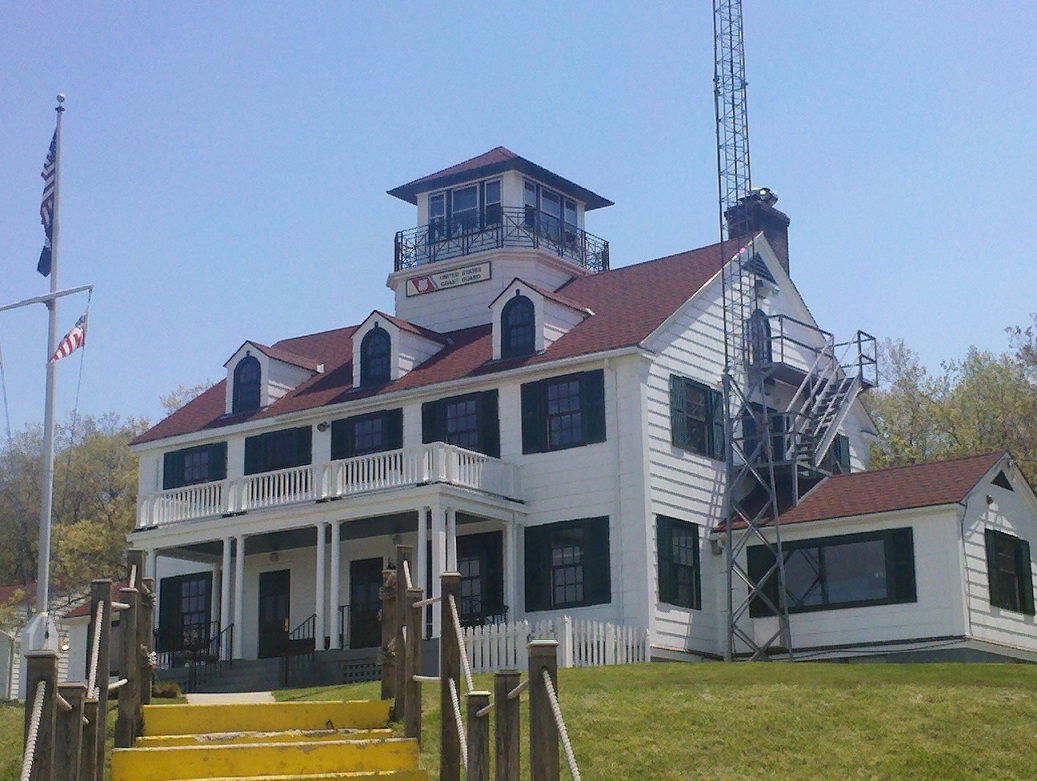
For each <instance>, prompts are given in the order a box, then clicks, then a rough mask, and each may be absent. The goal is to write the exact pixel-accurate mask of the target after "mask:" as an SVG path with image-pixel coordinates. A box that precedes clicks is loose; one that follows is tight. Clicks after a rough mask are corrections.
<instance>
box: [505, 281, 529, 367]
mask: <svg viewBox="0 0 1037 781" xmlns="http://www.w3.org/2000/svg"><path fill="white" fill-rule="evenodd" d="M535 345H536V329H535V317H534V311H533V302H532V301H530V300H529V299H528V298H526V297H525V296H524V295H522V294H520V293H519V292H518V291H515V296H514V297H513V298H511V299H510V300H509V301H508V303H507V304H505V305H504V309H503V310H502V311H501V357H502V358H514V357H516V356H520V355H531V354H532V353H533V352H534V351H535V349H536V346H535Z"/></svg>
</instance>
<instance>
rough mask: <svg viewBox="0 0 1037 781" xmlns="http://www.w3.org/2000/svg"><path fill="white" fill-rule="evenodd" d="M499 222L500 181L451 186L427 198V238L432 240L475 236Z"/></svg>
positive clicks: (491, 180) (492, 180)
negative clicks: (472, 234)
mask: <svg viewBox="0 0 1037 781" xmlns="http://www.w3.org/2000/svg"><path fill="white" fill-rule="evenodd" d="M502 219H503V214H502V209H501V180H500V179H489V180H486V181H483V182H475V183H473V184H466V185H462V186H461V187H454V188H453V189H450V190H442V191H441V192H437V193H432V194H431V195H429V197H428V224H429V238H430V239H431V240H433V241H438V240H440V239H447V238H455V237H457V236H461V235H464V234H471V233H477V232H478V231H481V230H485V229H486V228H490V227H494V226H498V225H500V224H501V221H502Z"/></svg>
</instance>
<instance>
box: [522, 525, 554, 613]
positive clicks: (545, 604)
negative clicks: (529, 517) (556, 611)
mask: <svg viewBox="0 0 1037 781" xmlns="http://www.w3.org/2000/svg"><path fill="white" fill-rule="evenodd" d="M549 530H550V526H533V527H531V528H527V529H525V542H526V544H525V548H526V612H527V613H531V612H533V611H536V610H547V609H548V608H549V607H550V606H551V605H550V600H549V593H550V592H549V589H550V584H549V583H548V573H549V566H550V554H551V551H550V548H549V544H550V540H551V536H550V534H549Z"/></svg>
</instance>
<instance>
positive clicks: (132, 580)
mask: <svg viewBox="0 0 1037 781" xmlns="http://www.w3.org/2000/svg"><path fill="white" fill-rule="evenodd" d="M130 588H137V565H136V564H134V565H132V566H131V567H130Z"/></svg>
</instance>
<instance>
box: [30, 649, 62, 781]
mask: <svg viewBox="0 0 1037 781" xmlns="http://www.w3.org/2000/svg"><path fill="white" fill-rule="evenodd" d="M25 656H26V659H27V661H28V664H27V665H26V668H27V669H26V679H25V743H28V741H29V728H30V726H31V725H32V711H33V707H34V706H35V704H36V685H37V684H38V683H39V682H40V681H46V682H47V690H46V691H45V692H44V693H43V710H42V711H41V718H40V726H39V729H38V730H37V732H36V753H35V761H34V762H33V763H32V774H31V775H30V776H29V781H51V779H52V778H54V776H53V775H52V769H53V762H54V727H55V714H54V710H55V707H54V706H55V702H56V701H55V696H56V695H57V693H58V654H57V652H56V651H28V652H26V654H25ZM54 781H64V779H60V778H57V779H54Z"/></svg>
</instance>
